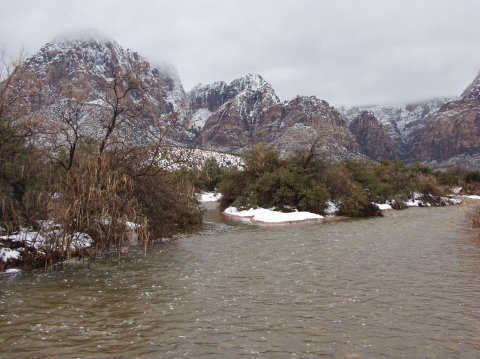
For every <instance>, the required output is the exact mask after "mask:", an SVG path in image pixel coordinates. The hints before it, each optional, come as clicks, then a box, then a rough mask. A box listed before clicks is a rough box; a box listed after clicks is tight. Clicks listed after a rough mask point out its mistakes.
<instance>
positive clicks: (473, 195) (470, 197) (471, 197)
mask: <svg viewBox="0 0 480 359" xmlns="http://www.w3.org/2000/svg"><path fill="white" fill-rule="evenodd" d="M462 197H464V198H469V199H480V196H478V195H476V194H472V195H465V196H462Z"/></svg>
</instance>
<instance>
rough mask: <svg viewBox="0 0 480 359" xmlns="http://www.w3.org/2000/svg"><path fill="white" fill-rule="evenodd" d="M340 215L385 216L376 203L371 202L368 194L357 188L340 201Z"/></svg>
mask: <svg viewBox="0 0 480 359" xmlns="http://www.w3.org/2000/svg"><path fill="white" fill-rule="evenodd" d="M337 213H338V215H340V216H345V217H374V216H378V217H381V216H383V214H382V211H381V210H380V208H378V206H377V205H376V204H373V203H372V202H370V201H369V200H368V198H367V196H366V195H365V194H364V193H362V192H361V190H359V189H357V190H355V191H354V192H353V193H352V196H350V197H348V198H344V199H343V200H342V201H341V203H340V208H339V210H338V212H337Z"/></svg>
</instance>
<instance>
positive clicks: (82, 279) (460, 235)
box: [0, 205, 480, 359]
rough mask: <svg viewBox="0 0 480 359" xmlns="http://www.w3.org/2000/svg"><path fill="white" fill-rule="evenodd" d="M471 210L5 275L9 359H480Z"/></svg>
mask: <svg viewBox="0 0 480 359" xmlns="http://www.w3.org/2000/svg"><path fill="white" fill-rule="evenodd" d="M467 208H468V206H466V205H462V206H454V207H446V208H433V209H428V208H427V209H422V208H414V209H409V210H406V211H393V212H388V213H387V214H386V216H385V217H383V218H374V219H368V220H349V221H339V222H329V223H302V224H295V225H277V226H258V225H256V226H252V225H248V224H244V223H241V222H237V221H232V220H229V219H225V218H224V217H222V216H220V215H217V214H216V213H215V212H214V211H210V212H209V215H208V216H207V219H206V221H207V223H205V226H204V228H203V230H202V231H200V232H198V233H196V234H192V235H186V236H183V237H181V238H179V239H178V240H176V241H172V242H169V243H166V244H164V245H159V246H154V247H152V248H150V249H149V251H148V253H147V255H146V256H145V255H144V254H143V251H142V249H141V248H138V249H133V251H131V252H130V253H129V254H128V255H125V256H124V257H123V258H121V259H120V260H119V261H118V260H98V261H95V262H93V263H91V265H90V266H85V265H84V264H80V263H79V264H76V263H71V264H68V265H66V266H64V267H63V268H55V269H54V270H51V271H50V272H48V273H44V272H42V271H33V272H29V273H20V274H15V275H6V274H4V275H2V276H1V278H0V285H1V288H0V323H1V326H0V357H1V358H237V357H238V358H249V357H262V358H350V359H353V358H449V359H450V358H472V359H476V358H480V240H479V237H478V236H477V235H475V234H474V233H472V232H471V231H469V230H468V229H466V227H468V225H467V224H466V222H465V211H466V209H467Z"/></svg>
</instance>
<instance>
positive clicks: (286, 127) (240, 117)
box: [189, 74, 359, 159]
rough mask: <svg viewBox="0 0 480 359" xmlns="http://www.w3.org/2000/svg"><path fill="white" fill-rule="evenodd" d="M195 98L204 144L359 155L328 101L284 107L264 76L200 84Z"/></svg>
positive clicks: (309, 99) (193, 94)
mask: <svg viewBox="0 0 480 359" xmlns="http://www.w3.org/2000/svg"><path fill="white" fill-rule="evenodd" d="M189 95H190V104H191V109H192V112H193V118H194V122H195V124H197V125H198V126H199V127H198V129H199V132H200V137H199V138H200V143H201V144H202V145H207V146H213V147H221V148H223V149H229V150H239V149H242V148H244V147H247V146H251V145H254V144H257V143H266V144H271V145H273V146H274V147H276V148H278V149H279V150H280V151H282V152H289V151H292V150H301V149H304V148H308V147H309V146H311V144H312V143H313V142H316V146H317V151H318V152H320V153H322V154H325V156H326V157H330V158H331V159H341V158H346V157H348V158H351V157H352V156H353V157H355V156H358V150H359V147H358V146H357V144H356V142H355V138H354V137H353V136H352V135H351V133H350V132H349V131H348V126H347V123H346V122H345V120H344V119H343V118H342V116H341V115H340V114H339V113H338V112H337V111H336V110H335V109H334V108H333V107H331V106H330V105H329V104H328V103H327V102H325V101H322V100H319V99H317V98H316V97H303V96H298V97H296V98H294V99H292V100H291V101H287V102H284V103H281V102H280V100H279V98H278V97H277V95H276V94H275V91H274V90H273V88H272V86H271V85H270V84H269V83H268V82H266V81H265V79H263V77H261V76H260V75H256V74H248V75H246V76H244V77H241V78H239V79H235V80H233V81H232V82H231V83H230V84H228V85H227V84H226V83H225V82H215V83H213V84H211V85H199V86H197V87H195V88H194V89H193V90H192V91H191V92H190V94H189Z"/></svg>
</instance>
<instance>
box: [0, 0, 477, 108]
mask: <svg viewBox="0 0 480 359" xmlns="http://www.w3.org/2000/svg"><path fill="white" fill-rule="evenodd" d="M479 13H480V2H478V1H475V0H471V1H469V0H457V1H455V2H452V1H449V0H448V1H447V0H435V1H434V0H423V1H413V0H404V1H401V2H400V1H393V0H343V1H336V2H333V1H321V0H316V1H315V0H296V1H293V0H292V1H287V0H277V1H272V0H263V1H257V0H255V1H254V0H242V1H239V0H229V1H220V0H203V1H200V0H190V1H188V0H177V1H175V2H172V1H153V0H151V1H149V0H143V1H142V0H139V1H135V2H132V1H119V0H117V1H111V0H97V1H93V0H84V1H82V2H74V1H61V0H57V1H54V0H44V1H41V2H39V1H34V0H24V1H21V2H10V3H8V4H4V5H3V8H2V13H1V14H0V33H2V34H3V36H4V38H3V39H0V45H1V44H2V43H3V44H4V46H5V47H6V48H7V50H8V51H9V52H15V51H18V49H19V48H20V47H21V46H22V45H24V46H25V47H26V49H27V51H29V52H30V53H33V52H34V51H36V50H37V49H38V48H40V47H41V46H42V45H43V44H44V43H46V42H48V41H50V40H51V39H53V38H54V37H55V36H57V35H59V34H62V33H66V32H73V31H83V30H85V29H97V30H98V31H100V32H102V33H104V34H105V36H108V37H113V38H115V39H116V40H117V41H118V42H119V43H120V44H122V45H124V46H127V47H129V48H130V49H132V50H135V51H138V52H140V53H142V54H143V55H145V56H147V57H148V58H149V59H151V60H152V61H153V62H158V63H160V62H164V61H167V62H170V63H172V64H173V65H174V66H175V67H176V68H177V69H178V72H179V74H180V77H181V78H182V80H183V82H184V86H185V88H186V89H190V88H191V87H193V86H194V85H195V84H196V83H198V82H204V83H205V82H213V81H215V80H225V81H230V80H232V79H233V78H235V77H238V76H242V75H244V74H245V73H248V72H258V73H260V74H262V75H263V76H264V77H265V78H266V79H267V80H268V81H269V82H271V83H272V86H273V87H274V88H275V89H276V91H277V92H278V94H279V96H280V97H281V98H283V99H289V98H291V97H293V96H295V95H297V94H305V95H316V96H318V97H320V98H322V99H326V100H327V101H329V102H331V103H333V104H344V105H361V104H374V103H377V104H378V103H382V104H389V103H390V104H391V103H404V102H411V101H416V100H423V99H426V98H431V97H436V96H448V95H458V94H460V93H461V91H462V90H463V89H464V88H465V87H466V86H467V85H468V83H469V82H470V81H472V80H473V78H474V76H476V74H477V72H478V70H479V69H480V47H478V35H479V34H480V22H478V21H477V17H478V16H477V15H478V14H479Z"/></svg>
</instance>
